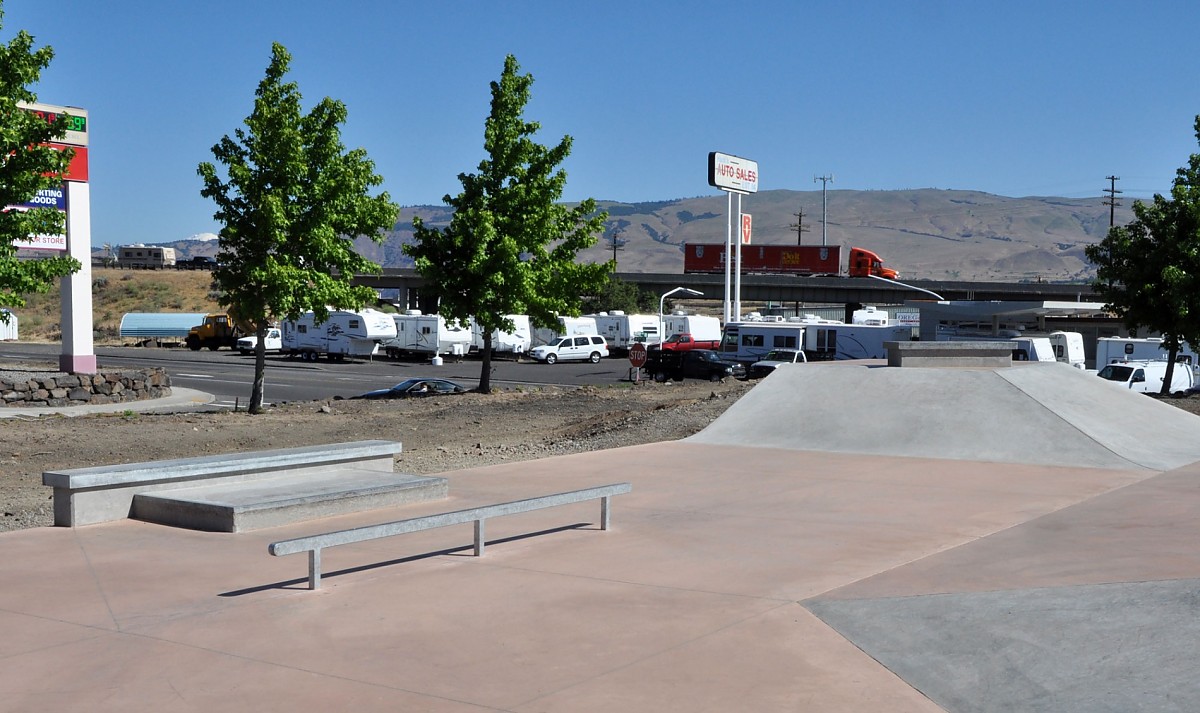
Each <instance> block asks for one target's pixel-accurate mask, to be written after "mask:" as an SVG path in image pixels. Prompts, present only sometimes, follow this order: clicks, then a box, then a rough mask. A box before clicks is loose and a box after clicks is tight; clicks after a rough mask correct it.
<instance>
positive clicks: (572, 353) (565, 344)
mask: <svg viewBox="0 0 1200 713" xmlns="http://www.w3.org/2000/svg"><path fill="white" fill-rule="evenodd" d="M529 356H531V357H533V358H534V359H537V360H538V361H544V362H546V363H547V364H553V363H554V362H556V361H559V360H562V361H567V360H570V359H580V360H582V359H587V360H588V361H590V362H592V363H593V364H595V363H596V362H598V361H600V360H601V359H602V358H604V357H606V356H608V343H607V342H605V341H604V337H602V336H600V335H599V334H576V335H574V336H570V337H560V338H558V339H553V340H551V341H550V343H549V344H543V345H541V346H538V347H534V348H533V349H531V350H530V351H529Z"/></svg>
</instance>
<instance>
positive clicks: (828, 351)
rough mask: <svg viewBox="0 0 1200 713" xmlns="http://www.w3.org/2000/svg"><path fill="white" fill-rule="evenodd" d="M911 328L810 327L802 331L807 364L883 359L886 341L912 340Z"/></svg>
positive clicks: (848, 325) (813, 325)
mask: <svg viewBox="0 0 1200 713" xmlns="http://www.w3.org/2000/svg"><path fill="white" fill-rule="evenodd" d="M912 338H913V328H912V327H910V326H901V325H886V324H881V325H873V324H811V325H808V328H807V329H806V330H805V331H804V347H803V348H804V355H805V356H807V357H808V359H809V361H834V360H836V361H841V360H844V359H886V358H887V349H885V348H884V346H883V345H884V344H885V343H886V342H908V341H912Z"/></svg>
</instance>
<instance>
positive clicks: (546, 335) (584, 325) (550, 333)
mask: <svg viewBox="0 0 1200 713" xmlns="http://www.w3.org/2000/svg"><path fill="white" fill-rule="evenodd" d="M598 333H599V332H597V331H596V320H595V318H594V317H559V318H558V328H557V329H554V328H550V329H548V328H546V327H534V328H533V330H532V331H531V332H530V341H531V343H532V344H533V346H535V347H540V346H542V345H543V344H549V343H550V342H557V341H558V340H559V339H561V338H563V337H578V336H582V335H588V334H598Z"/></svg>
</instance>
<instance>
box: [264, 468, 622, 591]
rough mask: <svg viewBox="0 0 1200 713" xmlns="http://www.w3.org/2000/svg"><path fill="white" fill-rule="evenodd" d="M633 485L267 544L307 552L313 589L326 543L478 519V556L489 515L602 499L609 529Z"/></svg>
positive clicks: (285, 551)
mask: <svg viewBox="0 0 1200 713" xmlns="http://www.w3.org/2000/svg"><path fill="white" fill-rule="evenodd" d="M632 489H633V486H632V485H630V484H629V483H614V484H612V485H601V486H599V487H595V488H584V489H583V490H572V491H569V492H566V493H556V494H554V495H543V496H542V497H537V498H528V499H526V500H514V501H512V502H508V503H499V504H496V505H485V506H483V507H477V508H469V509H467V510H455V511H454V512H446V513H440V514H438V515H426V516H424V517H414V518H410V519H408V520H397V521H395V522H387V523H383V524H380V525H366V526H364V527H355V528H352V529H349V530H339V531H337V532H329V533H325V534H323V535H309V536H307V537H297V538H294V539H291V540H281V541H279V542H273V543H271V544H270V545H269V546H268V547H267V551H268V552H269V553H271V554H272V555H274V556H276V557H281V556H283V555H292V554H296V553H297V552H308V588H309V589H310V590H311V589H318V588H320V586H321V550H322V549H324V548H326V547H336V546H338V545H350V544H354V543H355V542H365V541H367V540H377V539H380V538H383V537H393V536H395V535H403V534H405V533H408V532H420V531H421V530H432V529H434V528H437V527H447V526H449V525H461V524H463V523H467V522H473V523H475V556H476V557H481V556H483V548H484V537H485V535H484V530H485V526H484V523H485V522H486V521H487V519H488V518H493V517H503V516H505V515H516V514H518V513H523V512H530V511H532V510H542V509H544V508H550V507H556V506H559V505H569V504H571V503H580V502H584V501H587V500H600V529H601V530H607V529H608V524H609V519H610V513H611V499H612V496H614V495H623V494H625V493H628V492H630V491H631V490H632Z"/></svg>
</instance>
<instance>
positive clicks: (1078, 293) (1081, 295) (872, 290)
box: [355, 268, 1100, 311]
mask: <svg viewBox="0 0 1200 713" xmlns="http://www.w3.org/2000/svg"><path fill="white" fill-rule="evenodd" d="M617 277H619V278H620V279H622V280H624V281H626V282H631V283H634V284H636V285H638V286H639V287H641V288H642V289H645V290H648V291H650V292H653V293H655V294H663V293H665V292H667V291H668V290H671V289H674V288H676V287H688V288H691V289H693V290H698V291H699V292H701V293H703V298H702V299H710V300H718V301H723V300H724V299H725V276H724V275H699V274H696V275H683V274H677V273H652V272H619V273H617ZM355 283H356V284H360V285H368V286H370V287H375V288H380V289H389V288H390V289H398V290H399V291H400V296H401V302H403V303H405V304H408V305H410V306H417V307H419V308H420V309H423V310H426V311H436V308H435V307H433V306H430V305H426V304H424V303H423V301H422V299H421V296H420V294H421V291H422V289H421V288H423V287H424V286H425V280H424V279H423V278H422V277H421V276H420V275H418V274H417V273H416V271H415V270H413V269H411V268H385V269H384V271H383V274H381V275H359V276H357V277H356V278H355ZM914 288H917V289H914ZM930 292H932V293H934V294H937V295H939V296H940V297H941V298H942V299H945V300H999V301H1005V302H1008V301H1019V302H1039V301H1044V300H1053V301H1063V302H1096V301H1100V300H1099V298H1098V297H1097V295H1096V294H1095V292H1093V290H1092V286H1091V284H1090V283H1086V284H1069V285H1067V284H1051V283H1041V282H946V281H940V280H911V281H901V282H892V281H890V280H882V279H872V278H864V277H855V278H850V277H797V276H794V275H742V302H743V303H745V302H756V303H757V302H778V303H788V302H804V303H808V304H854V303H858V304H901V303H903V302H904V301H905V300H914V299H932V297H931V295H930V294H929V293H930Z"/></svg>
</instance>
